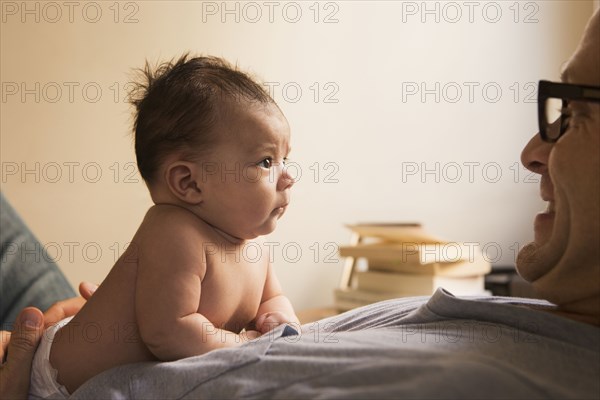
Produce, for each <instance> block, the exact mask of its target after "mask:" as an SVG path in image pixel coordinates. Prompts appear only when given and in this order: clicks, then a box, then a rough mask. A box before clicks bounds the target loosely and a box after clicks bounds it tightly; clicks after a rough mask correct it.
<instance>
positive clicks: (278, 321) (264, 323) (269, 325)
mask: <svg viewBox="0 0 600 400" xmlns="http://www.w3.org/2000/svg"><path fill="white" fill-rule="evenodd" d="M295 322H296V321H295V319H293V318H292V317H291V316H289V315H287V314H285V313H282V312H281V311H273V312H267V313H264V314H261V315H259V316H258V318H256V330H258V331H259V332H260V333H261V334H265V333H267V332H269V331H270V330H273V329H275V328H277V327H278V326H279V325H282V324H287V323H295Z"/></svg>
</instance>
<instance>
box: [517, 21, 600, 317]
mask: <svg viewBox="0 0 600 400" xmlns="http://www.w3.org/2000/svg"><path fill="white" fill-rule="evenodd" d="M563 81H564V82H566V83H573V84H581V85H592V86H600V15H599V14H598V13H596V14H595V16H594V17H593V19H592V21H591V22H590V24H589V25H588V28H587V30H586V33H585V34H584V38H583V39H582V42H581V43H580V46H579V48H578V49H577V51H576V52H575V54H574V55H573V56H572V58H571V59H570V60H569V62H568V63H567V65H566V67H565V69H564V71H563ZM567 113H568V114H570V117H569V128H568V130H567V131H566V132H565V133H564V135H563V136H562V137H561V138H560V139H559V140H558V141H557V142H556V143H545V142H543V141H542V140H541V138H540V137H539V135H536V136H534V137H533V138H532V139H531V140H530V142H529V143H528V144H527V146H526V147H525V149H524V150H523V153H522V155H521V160H522V163H523V165H524V166H525V167H527V168H528V169H530V170H531V171H533V172H536V173H538V174H540V175H541V184H540V195H541V197H542V199H544V200H546V201H547V202H548V208H547V209H546V211H545V212H542V213H540V214H538V215H537V216H536V218H535V222H534V231H535V240H534V242H533V243H530V244H528V245H527V246H525V247H524V248H523V249H522V250H521V252H520V253H519V257H518V260H517V267H518V270H519V273H520V274H521V275H522V276H523V277H524V278H525V279H527V280H528V281H530V282H532V283H533V285H534V288H535V289H536V291H537V292H538V293H539V294H540V295H542V296H543V297H544V298H546V299H548V300H550V301H552V302H554V303H556V304H559V305H565V304H567V305H568V304H571V305H573V307H572V308H573V309H574V310H575V309H579V311H580V312H584V313H587V312H588V311H590V310H589V309H586V310H583V309H581V306H580V305H577V304H581V302H582V301H583V300H585V299H590V298H597V297H598V296H599V295H600V104H598V103H593V102H585V101H570V102H569V109H568V110H567ZM556 125H557V124H555V125H554V126H552V127H550V128H549V129H558V126H556ZM596 303H598V302H597V301H596ZM597 306H598V305H596V308H597ZM586 307H588V306H586ZM597 311H598V310H596V312H597Z"/></svg>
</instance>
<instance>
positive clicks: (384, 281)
mask: <svg viewBox="0 0 600 400" xmlns="http://www.w3.org/2000/svg"><path fill="white" fill-rule="evenodd" d="M349 228H350V229H351V230H352V231H354V232H355V235H356V236H358V237H359V238H360V239H361V240H360V241H359V242H358V243H357V244H354V245H351V246H341V247H340V255H341V256H343V257H352V258H353V259H354V260H356V259H358V258H364V259H366V260H367V269H366V270H363V271H356V268H354V266H353V267H352V268H353V272H352V274H351V280H350V282H348V285H347V287H341V288H339V289H336V290H335V306H336V308H337V309H338V310H340V311H345V310H349V309H352V308H356V307H360V306H363V305H366V304H370V303H374V302H377V301H382V300H387V299H392V298H396V297H406V296H421V295H431V294H433V292H435V291H436V290H437V288H439V287H442V288H444V289H446V290H447V291H449V292H450V293H452V294H454V295H457V296H463V295H482V294H484V293H486V292H485V288H484V285H485V281H484V276H485V275H486V274H487V273H489V272H490V270H491V266H490V263H489V262H487V261H486V260H485V259H484V258H483V256H482V254H481V251H480V249H479V248H478V246H476V245H475V244H474V243H468V242H465V243H460V242H449V241H446V240H442V239H440V238H437V237H435V236H433V235H431V234H429V233H427V232H426V231H425V230H424V229H423V228H422V227H421V225H419V224H361V225H350V226H349ZM366 242H368V243H366ZM353 264H354V263H353ZM342 286H344V285H342Z"/></svg>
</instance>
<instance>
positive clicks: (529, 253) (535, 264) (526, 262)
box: [517, 242, 546, 282]
mask: <svg viewBox="0 0 600 400" xmlns="http://www.w3.org/2000/svg"><path fill="white" fill-rule="evenodd" d="M542 251H543V246H542V245H540V244H539V243H537V242H531V243H528V244H526V245H525V246H524V247H523V248H522V249H521V250H520V251H519V254H518V255H517V272H518V273H519V275H521V277H523V279H525V280H526V281H528V282H533V281H535V280H537V279H538V278H540V277H541V276H542V275H544V273H545V272H546V268H544V266H543V265H541V264H543V261H542V257H541V252H542Z"/></svg>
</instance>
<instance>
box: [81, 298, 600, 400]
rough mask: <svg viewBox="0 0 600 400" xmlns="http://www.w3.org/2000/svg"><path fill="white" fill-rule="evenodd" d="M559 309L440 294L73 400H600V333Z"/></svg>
mask: <svg viewBox="0 0 600 400" xmlns="http://www.w3.org/2000/svg"><path fill="white" fill-rule="evenodd" d="M531 307H535V308H537V309H532V308H531ZM552 307H553V306H552V305H550V304H548V303H545V302H541V301H534V300H526V299H514V298H500V297H489V298H469V299H467V298H457V297H454V296H452V295H451V294H449V293H447V292H445V291H443V290H438V291H437V292H436V293H435V294H434V295H433V296H432V297H431V298H424V297H421V298H406V299H395V300H389V301H385V302H381V303H377V304H373V305H371V306H367V307H363V308H360V309H357V310H353V311H350V312H347V313H345V314H341V315H339V316H336V317H332V318H328V319H324V320H321V321H318V322H315V323H312V324H307V325H304V326H303V327H302V332H300V333H299V334H295V333H296V332H294V331H293V330H291V329H289V328H287V329H285V328H284V327H280V328H278V329H276V330H274V331H273V332H271V333H270V334H267V335H264V336H262V337H261V338H259V339H257V340H254V341H252V342H250V343H247V344H246V345H244V346H242V347H239V348H234V349H224V350H216V351H212V352H210V353H208V354H205V355H203V356H198V357H191V358H187V359H183V360H179V361H175V362H166V363H143V364H132V365H126V366H122V367H118V368H114V369H112V370H109V371H106V372H104V373H102V374H100V375H98V376H97V377H95V378H93V379H91V380H89V381H88V382H86V383H85V384H84V385H83V386H81V387H80V388H79V389H78V390H77V391H76V392H75V393H74V394H73V396H72V397H73V398H123V399H130V398H131V399H137V398H143V399H165V398H286V399H287V398H311V399H312V398H343V399H347V398H411V399H412V398H427V399H437V398H477V399H480V398H519V399H524V398H528V399H533V398H560V399H565V398H573V399H584V398H596V399H597V398H600V383H599V382H600V329H598V328H596V327H592V326H589V325H585V324H582V323H578V322H574V321H571V320H567V319H564V318H562V317H558V316H556V315H554V314H551V313H549V312H546V311H544V309H550V308H552Z"/></svg>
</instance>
